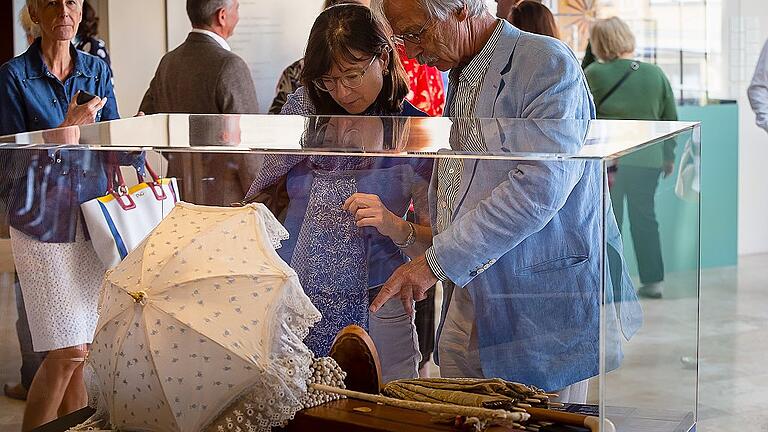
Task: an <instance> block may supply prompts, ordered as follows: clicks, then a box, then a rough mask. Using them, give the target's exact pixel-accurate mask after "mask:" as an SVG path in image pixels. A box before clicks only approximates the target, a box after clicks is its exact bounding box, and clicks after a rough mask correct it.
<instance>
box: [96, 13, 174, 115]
mask: <svg viewBox="0 0 768 432" xmlns="http://www.w3.org/2000/svg"><path fill="white" fill-rule="evenodd" d="M102 17H108V31H109V49H110V52H109V54H110V56H111V58H112V70H113V71H114V74H115V93H116V96H117V103H118V108H119V109H120V114H121V115H122V116H123V117H129V116H132V115H134V114H136V112H137V111H138V109H139V104H140V103H141V98H142V97H143V96H144V92H145V91H146V90H147V87H149V82H150V80H151V79H152V76H153V75H154V73H155V69H156V68H157V64H158V63H159V62H160V58H162V56H163V54H165V52H166V30H165V1H163V0H130V1H126V0H109V2H108V3H107V11H106V14H105V13H104V12H102ZM102 19H105V18H102Z"/></svg>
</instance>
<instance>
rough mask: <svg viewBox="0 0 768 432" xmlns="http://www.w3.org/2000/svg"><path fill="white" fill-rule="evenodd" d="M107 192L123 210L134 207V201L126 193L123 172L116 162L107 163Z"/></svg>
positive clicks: (126, 188)
mask: <svg viewBox="0 0 768 432" xmlns="http://www.w3.org/2000/svg"><path fill="white" fill-rule="evenodd" d="M115 186H117V187H115ZM107 194H108V195H112V196H113V197H114V198H115V199H116V200H117V204H118V205H119V206H120V208H122V209H123V210H132V209H135V208H136V202H135V201H134V200H133V197H131V194H129V193H128V186H126V185H125V179H124V178H123V173H122V171H120V166H119V165H117V164H116V163H109V164H107Z"/></svg>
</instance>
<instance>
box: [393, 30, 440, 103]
mask: <svg viewBox="0 0 768 432" xmlns="http://www.w3.org/2000/svg"><path fill="white" fill-rule="evenodd" d="M397 53H398V54H399V55H400V61H402V63H403V67H404V68H405V72H406V74H407V75H408V80H409V82H410V89H411V91H410V92H409V93H408V96H406V99H408V102H410V103H412V104H413V106H415V107H416V108H418V109H420V110H422V111H424V112H425V113H427V115H429V116H430V117H439V116H442V115H443V107H444V105H445V93H444V91H443V76H442V75H441V74H440V71H439V70H437V68H436V67H432V66H427V65H422V64H419V63H418V62H417V61H416V60H413V59H409V58H408V56H407V55H405V48H404V47H403V46H402V45H398V47H397Z"/></svg>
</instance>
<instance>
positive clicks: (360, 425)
mask: <svg viewBox="0 0 768 432" xmlns="http://www.w3.org/2000/svg"><path fill="white" fill-rule="evenodd" d="M486 430H487V431H488V432H510V431H512V429H507V428H503V427H498V426H494V427H489V428H488V429H486ZM286 431H287V432H304V431H307V432H326V431H328V432H331V431H333V432H340V431H343V432H442V431H445V432H448V431H452V432H457V429H455V428H454V427H452V426H451V425H445V424H436V423H434V422H433V419H432V415H431V414H429V413H425V412H421V411H414V410H407V409H402V408H396V407H391V406H386V405H378V404H375V403H372V402H365V401H360V400H355V399H341V400H338V401H333V402H328V403H326V404H324V405H320V406H318V407H314V408H309V409H305V410H302V411H299V412H298V413H297V414H296V417H295V418H294V420H292V421H291V422H290V423H289V424H288V426H287V427H286Z"/></svg>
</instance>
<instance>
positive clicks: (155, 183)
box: [136, 160, 168, 201]
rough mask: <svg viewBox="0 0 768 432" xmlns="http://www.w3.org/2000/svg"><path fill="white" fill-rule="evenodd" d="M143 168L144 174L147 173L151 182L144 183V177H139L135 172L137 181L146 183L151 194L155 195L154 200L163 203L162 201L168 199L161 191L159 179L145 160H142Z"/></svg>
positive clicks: (137, 172) (139, 174)
mask: <svg viewBox="0 0 768 432" xmlns="http://www.w3.org/2000/svg"><path fill="white" fill-rule="evenodd" d="M144 167H145V168H146V173H149V177H150V178H151V179H152V180H151V181H144V176H142V175H141V173H140V172H139V170H138V169H137V170H136V178H138V179H139V183H146V184H147V186H149V189H150V190H152V193H153V194H154V195H155V199H157V200H158V201H163V200H164V199H166V198H168V194H166V193H165V191H164V190H163V185H162V184H161V182H160V177H158V175H157V173H156V172H155V170H153V169H152V166H150V165H149V162H148V161H147V160H144Z"/></svg>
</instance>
